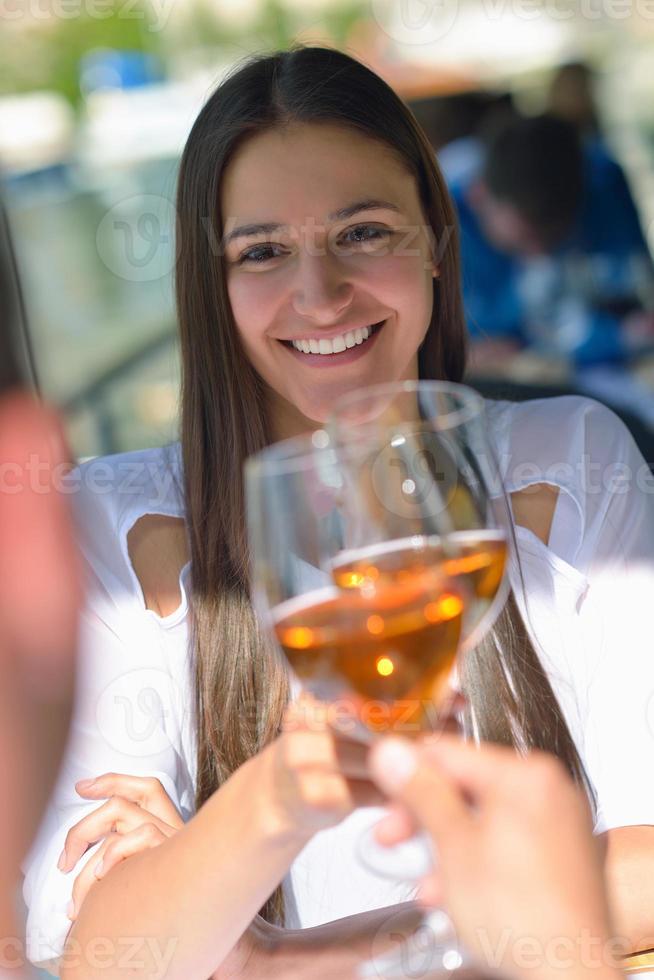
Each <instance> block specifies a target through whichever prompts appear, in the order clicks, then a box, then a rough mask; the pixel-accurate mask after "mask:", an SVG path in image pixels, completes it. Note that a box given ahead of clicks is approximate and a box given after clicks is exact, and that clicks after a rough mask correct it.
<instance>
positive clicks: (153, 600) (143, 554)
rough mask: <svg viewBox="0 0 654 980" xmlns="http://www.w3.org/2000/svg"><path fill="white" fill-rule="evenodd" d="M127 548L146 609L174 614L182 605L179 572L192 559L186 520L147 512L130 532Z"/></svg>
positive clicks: (166, 614) (168, 614) (163, 615)
mask: <svg viewBox="0 0 654 980" xmlns="http://www.w3.org/2000/svg"><path fill="white" fill-rule="evenodd" d="M127 549H128V552H129V558H130V561H131V563H132V568H133V569H134V573H135V575H136V577H137V579H138V580H139V583H140V585H141V590H142V592H143V601H144V603H145V607H146V609H152V610H153V612H156V613H157V614H158V615H159V616H162V617H165V616H170V615H171V614H172V613H174V612H175V610H176V609H177V608H178V607H179V605H180V602H181V598H182V597H181V594H180V589H179V576H180V572H181V570H182V568H183V567H184V565H185V564H186V563H187V562H188V560H189V546H188V540H187V536H186V525H185V523H184V521H183V520H182V519H181V518H180V517H167V516H165V515H163V514H144V515H143V517H141V518H139V520H138V521H137V522H136V524H134V526H133V527H132V528H131V529H130V531H129V534H128V535H127Z"/></svg>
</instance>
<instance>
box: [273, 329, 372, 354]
mask: <svg viewBox="0 0 654 980" xmlns="http://www.w3.org/2000/svg"><path fill="white" fill-rule="evenodd" d="M371 334H372V327H357V329H356V330H348V332H347V333H346V334H340V335H339V336H338V337H331V338H329V339H327V338H326V337H320V338H318V339H315V340H314V339H311V340H292V341H291V343H292V345H293V347H294V348H295V349H296V350H297V351H300V353H302V354H340V353H342V352H343V351H344V350H346V349H349V348H351V347H356V346H359V345H360V344H362V343H363V342H364V341H365V340H367V339H368V337H370V335H371Z"/></svg>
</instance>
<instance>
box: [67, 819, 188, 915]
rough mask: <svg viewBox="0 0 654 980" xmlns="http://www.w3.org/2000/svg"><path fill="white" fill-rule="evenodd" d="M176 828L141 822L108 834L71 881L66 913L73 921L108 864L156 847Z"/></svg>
mask: <svg viewBox="0 0 654 980" xmlns="http://www.w3.org/2000/svg"><path fill="white" fill-rule="evenodd" d="M176 833H177V831H176V830H175V829H174V828H173V827H169V826H166V825H165V824H164V825H159V824H158V823H157V824H155V823H143V824H141V825H140V826H139V827H137V828H136V829H135V830H131V831H129V832H128V833H126V834H109V836H108V837H107V838H106V840H105V841H104V843H103V844H102V847H100V848H99V850H98V851H97V852H96V853H95V854H94V855H93V856H92V857H91V858H89V860H88V861H87V862H86V864H85V865H84V867H83V869H82V870H81V871H80V873H79V874H78V876H77V878H76V879H75V883H74V885H73V896H72V902H71V906H72V907H70V908H69V910H68V917H69V918H70V919H71V920H72V921H74V920H75V919H76V918H77V915H78V914H79V910H80V909H81V907H82V904H83V902H84V899H85V898H86V896H87V895H88V893H89V891H90V889H91V888H92V887H93V885H94V884H95V883H96V881H99V880H100V879H101V878H103V877H104V876H105V875H106V874H107V873H108V872H109V871H110V870H111V868H113V867H115V865H117V864H120V862H121V861H125V860H126V859H127V858H128V857H131V856H132V855H134V854H139V853H140V852H141V851H145V850H148V849H150V848H153V847H158V846H159V845H160V844H163V842H164V841H165V840H167V838H168V837H172V836H173V835H174V834H176Z"/></svg>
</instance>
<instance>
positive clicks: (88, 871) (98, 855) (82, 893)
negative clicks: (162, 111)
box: [67, 835, 111, 922]
mask: <svg viewBox="0 0 654 980" xmlns="http://www.w3.org/2000/svg"><path fill="white" fill-rule="evenodd" d="M110 837H111V835H109V837H107V839H106V840H105V841H103V843H102V845H101V846H100V847H99V848H98V850H97V851H96V852H95V854H92V855H91V857H90V858H89V859H88V861H87V862H86V864H85V865H84V867H83V868H82V870H81V871H80V873H79V874H78V875H77V877H76V878H75V881H74V882H73V892H72V897H71V900H70V904H69V906H68V910H67V914H68V918H69V919H70V920H71V922H74V921H75V919H76V918H77V915H78V913H79V910H80V908H81V907H82V902H83V901H84V899H85V898H86V896H87V894H88V892H89V889H90V888H91V887H92V886H93V885H94V884H95V882H96V881H97V879H96V877H95V874H94V871H95V868H96V867H97V866H98V864H99V863H100V862H101V861H102V860H103V858H104V854H105V851H106V850H107V847H108V846H109V840H110Z"/></svg>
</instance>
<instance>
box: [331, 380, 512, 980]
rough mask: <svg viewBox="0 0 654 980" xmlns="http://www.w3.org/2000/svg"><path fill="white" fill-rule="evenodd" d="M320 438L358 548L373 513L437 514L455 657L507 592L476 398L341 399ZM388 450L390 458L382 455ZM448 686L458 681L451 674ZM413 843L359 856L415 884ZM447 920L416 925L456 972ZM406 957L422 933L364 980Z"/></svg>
mask: <svg viewBox="0 0 654 980" xmlns="http://www.w3.org/2000/svg"><path fill="white" fill-rule="evenodd" d="M328 431H329V434H330V437H331V443H332V445H333V447H334V451H335V453H336V454H337V456H338V457H339V459H340V460H341V466H342V468H343V472H344V475H345V479H346V482H347V483H348V486H349V493H350V496H351V498H352V499H354V500H357V501H358V505H359V508H360V519H359V523H358V525H357V527H356V531H355V534H356V535H358V536H359V537H360V538H361V540H362V541H363V540H365V539H366V537H369V536H371V535H372V536H374V535H375V533H376V532H375V525H376V522H377V520H378V519H379V515H380V514H381V515H384V520H385V521H386V523H388V518H387V517H386V516H385V515H386V512H387V511H389V510H390V511H393V512H394V513H395V514H396V515H400V514H401V515H402V517H403V519H404V520H405V521H407V522H408V523H410V522H411V520H412V519H414V518H416V517H418V518H419V519H420V520H421V521H423V522H425V523H427V522H428V519H429V516H430V515H432V516H436V512H437V513H438V517H439V521H440V525H441V529H443V530H444V531H445V537H444V538H443V539H442V540H441V539H440V535H439V532H438V531H437V532H435V533H434V534H433V535H431V536H430V538H429V544H430V547H431V552H432V554H434V555H435V554H438V553H439V551H440V553H441V568H442V570H443V572H444V574H445V575H446V576H447V578H448V580H449V582H450V587H451V584H452V582H453V581H454V582H455V583H456V584H457V587H458V588H457V591H458V594H459V595H462V596H465V609H464V614H463V621H462V634H461V649H460V653H459V660H460V659H461V656H462V655H463V654H465V652H466V651H470V650H472V649H474V647H475V646H476V645H477V644H478V643H479V641H480V640H481V639H482V638H483V637H484V635H485V634H486V632H487V631H488V630H489V629H490V628H491V626H492V625H493V623H494V621H495V619H496V617H497V615H498V613H499V611H500V610H501V608H502V606H503V604H504V602H505V601H506V597H507V595H508V591H509V581H508V574H507V564H508V559H509V551H510V543H511V542H512V540H513V539H512V530H511V529H512V524H511V513H510V508H509V504H508V500H507V496H506V493H505V491H504V487H503V484H502V480H501V477H500V472H499V466H498V462H497V459H496V455H495V452H494V447H493V445H492V442H491V440H490V438H489V434H488V430H487V425H486V421H485V413H484V402H483V399H482V398H481V396H480V395H478V394H477V393H476V392H474V391H473V390H472V389H470V388H467V387H466V386H463V385H458V384H454V383H450V382H444V381H407V382H398V383H392V384H383V385H375V386H372V387H369V388H365V389H359V390H356V391H354V392H351V393H350V394H348V395H346V396H344V397H343V398H342V399H340V400H339V402H338V403H337V404H336V405H335V406H334V410H333V414H332V417H331V419H330V420H329V423H328ZM365 446H376V447H378V446H383V447H386V448H385V449H384V450H383V451H382V452H381V453H378V454H377V455H376V456H375V459H374V462H373V464H372V466H368V467H367V468H366V467H365V466H364V467H363V468H361V467H358V466H357V461H358V460H360V459H361V456H362V454H361V448H362V447H365ZM388 447H392V448H393V451H392V452H390V453H389V452H388ZM357 448H358V451H357ZM398 468H399V473H398V472H397V469H398ZM398 483H399V484H400V487H401V493H400V494H398V492H397V487H398ZM451 682H452V683H453V686H454V685H456V683H457V678H456V669H455V670H454V671H453V675H452V678H451ZM465 721H466V723H467V734H469V735H472V736H474V734H475V725H474V716H473V715H472V714H471V713H468V715H467V717H466V719H465ZM414 841H415V842H417V847H414V848H413V849H411V848H410V847H409V845H407V844H404V845H401V846H400V847H399V848H396V849H395V850H396V852H397V853H396V855H395V858H394V860H393V861H392V862H390V863H389V862H388V860H387V859H384V857H383V855H384V849H382V848H380V847H379V845H376V843H375V841H374V836H373V835H372V834H371V835H367V836H364V838H363V839H362V841H361V843H360V849H359V854H360V857H361V859H362V860H363V861H364V863H366V864H367V865H368V866H369V867H370V868H371V869H372V870H374V871H375V872H376V873H378V874H380V873H381V874H384V867H386V869H387V872H388V874H389V875H390V876H392V877H396V876H397V873H398V870H399V869H400V868H401V867H402V866H403V865H405V866H408V865H409V864H411V865H412V866H413V867H414V868H415V869H416V870H415V872H414V873H415V876H416V877H422V876H423V875H424V874H426V872H427V870H428V866H429V863H430V856H429V849H428V847H427V846H426V842H425V841H422V843H421V841H420V838H415V839H414ZM410 843H411V842H409V844H410ZM421 854H422V859H421ZM448 921H449V920H448V919H447V917H446V916H445V914H444V913H443V912H442V911H440V910H439V911H436V912H434V913H431V915H430V916H428V917H427V918H426V920H425V922H426V925H428V926H430V927H431V929H432V930H433V933H434V936H435V937H436V946H437V950H438V957H437V962H438V963H440V964H443V965H445V966H447V967H448V968H449V969H452V968H456V967H457V966H460V965H462V963H463V956H462V954H461V951H460V950H459V949H458V948H457V947H456V945H455V943H454V941H453V940H452V929H451V924H449V927H448ZM414 954H416V955H418V957H419V959H420V960H421V963H422V964H423V966H424V954H425V946H424V936H423V937H422V938H421V942H420V943H419V944H418V945H416V943H415V941H414V942H413V944H412V942H411V940H409V941H408V942H407V943H406V944H405V947H404V948H403V950H402V955H401V960H402V962H400V957H398V956H393V955H390V956H386V957H384V958H383V960H382V961H380V960H376V961H371V963H370V964H368V967H369V970H368V973H369V974H370V975H375V974H379V975H383V976H392V975H396V974H397V975H398V976H400V975H404V973H405V972H406V969H407V963H410V962H411V959H412V957H413V956H414ZM363 975H367V974H366V973H365V971H364V972H363Z"/></svg>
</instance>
